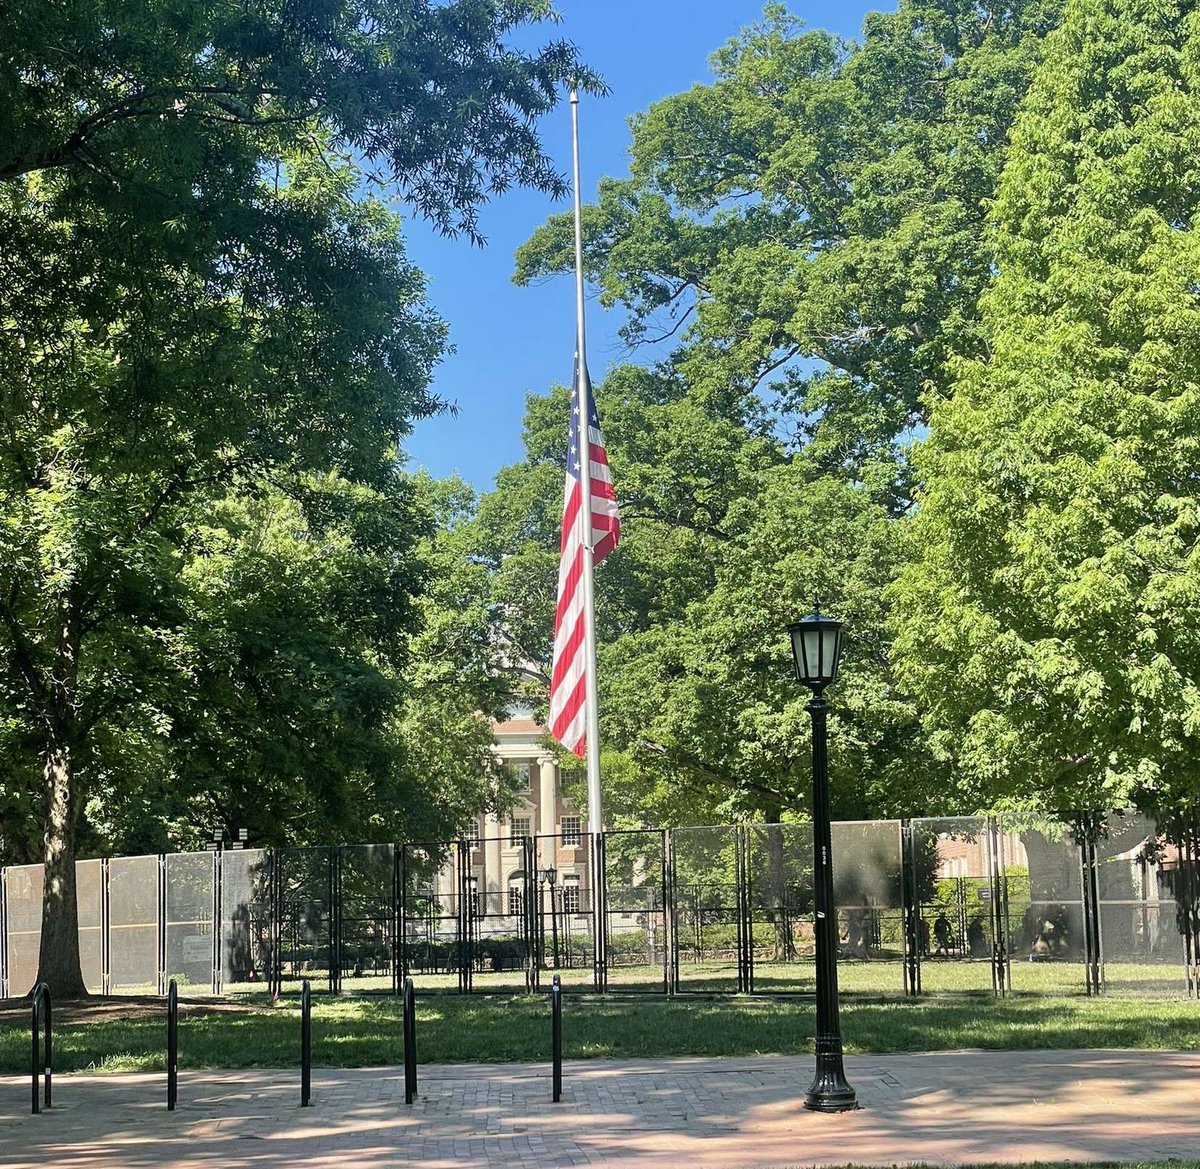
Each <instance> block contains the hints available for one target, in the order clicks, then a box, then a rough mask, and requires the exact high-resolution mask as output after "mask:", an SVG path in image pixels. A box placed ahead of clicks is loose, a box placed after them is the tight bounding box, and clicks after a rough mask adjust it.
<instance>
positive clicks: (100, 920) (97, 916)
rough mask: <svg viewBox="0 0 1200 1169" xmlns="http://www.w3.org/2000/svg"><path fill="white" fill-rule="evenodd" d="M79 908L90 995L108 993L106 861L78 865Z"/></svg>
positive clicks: (83, 967) (81, 958)
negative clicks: (105, 905) (105, 934)
mask: <svg viewBox="0 0 1200 1169" xmlns="http://www.w3.org/2000/svg"><path fill="white" fill-rule="evenodd" d="M75 896H76V898H77V902H78V907H79V969H80V972H81V973H82V974H83V985H84V986H86V987H87V991H88V994H101V993H102V992H103V990H104V930H103V926H104V862H103V861H98V860H87V861H76V862H75Z"/></svg>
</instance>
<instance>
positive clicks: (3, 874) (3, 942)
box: [0, 868, 8, 999]
mask: <svg viewBox="0 0 1200 1169" xmlns="http://www.w3.org/2000/svg"><path fill="white" fill-rule="evenodd" d="M0 998H5V999H6V998H8V869H7V868H0Z"/></svg>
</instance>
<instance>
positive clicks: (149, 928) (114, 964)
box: [108, 856, 159, 994]
mask: <svg viewBox="0 0 1200 1169" xmlns="http://www.w3.org/2000/svg"><path fill="white" fill-rule="evenodd" d="M158 874H159V858H158V857H156V856H121V857H113V859H112V860H110V861H109V862H108V953H109V959H108V963H109V980H108V985H109V989H110V990H111V991H113V992H116V993H125V994H156V993H158V990H159V985H158V959H159V935H158V912H159V904H158Z"/></svg>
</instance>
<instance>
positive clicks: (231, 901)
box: [221, 848, 272, 994]
mask: <svg viewBox="0 0 1200 1169" xmlns="http://www.w3.org/2000/svg"><path fill="white" fill-rule="evenodd" d="M271 859H272V858H271V854H270V853H269V852H267V851H265V850H264V849H259V848H252V849H236V850H227V851H226V852H223V853H222V854H221V988H222V990H224V991H225V993H227V994H238V993H240V992H243V993H244V992H248V991H261V990H262V989H263V988H264V986H265V984H266V983H267V982H268V981H269V979H270V973H271Z"/></svg>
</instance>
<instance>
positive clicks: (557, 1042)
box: [550, 974, 562, 1104]
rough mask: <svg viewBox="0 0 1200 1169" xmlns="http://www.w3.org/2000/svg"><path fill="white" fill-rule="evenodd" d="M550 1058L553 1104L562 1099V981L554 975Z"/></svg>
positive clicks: (551, 990)
mask: <svg viewBox="0 0 1200 1169" xmlns="http://www.w3.org/2000/svg"><path fill="white" fill-rule="evenodd" d="M550 1057H551V1059H552V1061H553V1063H554V1071H553V1095H554V1103H555V1104H557V1103H558V1102H559V1101H560V1100H561V1099H562V979H561V978H559V976H558V975H557V974H556V975H555V976H554V981H553V982H552V983H551V985H550Z"/></svg>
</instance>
